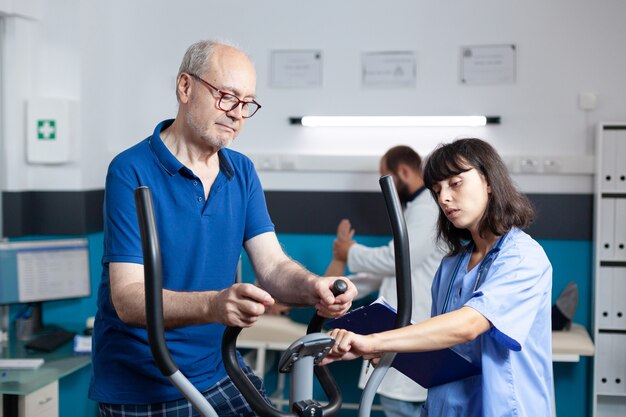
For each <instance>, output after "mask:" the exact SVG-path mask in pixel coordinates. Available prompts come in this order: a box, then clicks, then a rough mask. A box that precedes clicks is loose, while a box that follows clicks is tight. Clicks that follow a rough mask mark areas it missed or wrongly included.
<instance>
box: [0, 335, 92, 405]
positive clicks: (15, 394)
mask: <svg viewBox="0 0 626 417" xmlns="http://www.w3.org/2000/svg"><path fill="white" fill-rule="evenodd" d="M0 356H1V357H2V358H43V359H44V361H45V362H44V364H43V365H42V366H41V367H39V368H38V369H19V370H18V369H1V370H0V394H2V396H3V401H2V413H0V416H4V417H15V416H18V417H22V416H24V417H31V416H42V417H43V416H46V417H56V416H58V415H59V410H58V403H59V402H58V381H59V379H60V378H63V377H64V376H66V375H69V374H71V373H73V372H75V371H78V370H79V369H81V368H83V367H84V366H87V365H89V363H90V362H91V356H90V355H75V354H74V352H73V345H72V343H71V342H68V343H66V344H65V345H63V346H61V347H60V348H58V349H57V350H55V351H54V352H50V353H39V352H31V351H27V350H26V349H24V343H23V342H19V341H12V342H11V343H10V344H9V345H8V346H3V348H2V352H1V354H0ZM33 400H34V401H33ZM29 407H34V408H35V410H33V411H29ZM27 411H28V413H27Z"/></svg>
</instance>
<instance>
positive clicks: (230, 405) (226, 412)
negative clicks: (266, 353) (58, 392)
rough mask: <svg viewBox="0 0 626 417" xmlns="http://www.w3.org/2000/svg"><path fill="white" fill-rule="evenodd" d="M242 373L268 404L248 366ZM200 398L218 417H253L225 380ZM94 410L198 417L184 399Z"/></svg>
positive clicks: (119, 415)
mask: <svg viewBox="0 0 626 417" xmlns="http://www.w3.org/2000/svg"><path fill="white" fill-rule="evenodd" d="M243 370H244V372H245V373H246V375H247V376H248V378H250V381H251V382H252V383H253V384H254V386H255V387H257V389H259V390H260V391H261V393H262V394H263V396H264V397H265V399H266V401H267V402H268V403H270V401H269V399H268V398H267V394H266V393H265V388H264V386H263V381H262V380H261V378H259V377H258V376H256V375H254V373H253V372H252V370H251V369H250V367H248V366H246V367H244V368H243ZM202 394H203V395H204V397H205V398H206V399H207V400H208V401H209V403H210V404H211V406H212V407H213V408H214V409H215V412H216V413H217V415H219V416H220V417H255V416H256V414H255V413H254V411H252V409H251V408H250V406H249V405H248V402H247V401H246V400H245V398H243V395H241V393H240V392H239V390H238V389H237V387H235V385H234V384H233V382H232V381H231V380H230V378H229V377H226V378H224V379H222V380H221V381H219V382H218V383H217V384H216V385H214V386H213V387H211V388H209V389H208V390H206V391H204V392H203V393H202ZM98 406H99V409H100V417H200V414H198V412H197V411H196V410H194V409H193V407H192V406H191V403H189V401H187V399H186V398H181V399H179V400H172V401H167V402H163V403H156V404H139V405H135V404H105V403H99V404H98Z"/></svg>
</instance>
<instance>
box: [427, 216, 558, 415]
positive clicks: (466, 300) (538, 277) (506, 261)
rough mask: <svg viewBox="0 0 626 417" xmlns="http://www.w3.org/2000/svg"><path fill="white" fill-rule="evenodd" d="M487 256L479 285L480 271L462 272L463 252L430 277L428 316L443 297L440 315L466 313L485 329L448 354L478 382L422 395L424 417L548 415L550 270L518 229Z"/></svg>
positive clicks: (446, 386) (464, 264) (542, 254)
mask: <svg viewBox="0 0 626 417" xmlns="http://www.w3.org/2000/svg"><path fill="white" fill-rule="evenodd" d="M492 250H493V249H492ZM491 255H493V258H492V260H493V262H492V263H491V265H490V267H489V268H488V270H487V271H486V273H484V274H481V275H484V276H480V278H479V277H478V274H479V269H480V264H479V265H477V266H476V267H474V268H473V269H472V270H470V271H468V270H467V267H468V263H469V258H470V251H469V250H466V251H461V253H459V254H457V255H455V256H448V257H446V258H444V259H443V261H442V263H441V265H440V267H439V270H438V271H437V274H436V276H435V279H434V281H433V287H432V297H433V305H432V315H433V316H435V315H438V314H442V313H443V312H444V311H443V307H444V303H445V300H446V297H447V298H449V302H448V303H449V304H448V308H447V309H446V311H448V312H449V311H453V310H457V309H459V308H461V307H463V306H468V307H471V308H473V309H475V310H476V311H478V312H479V313H481V314H482V315H483V316H484V317H485V318H486V319H487V320H489V321H490V322H491V324H492V327H491V329H490V330H489V331H487V332H486V333H484V334H483V335H481V336H479V337H478V338H477V339H475V340H473V341H471V342H469V343H465V344H463V345H458V346H455V347H454V350H456V351H458V352H459V353H461V354H462V355H464V356H465V357H466V358H469V359H470V360H471V362H472V363H474V364H476V365H478V366H481V367H482V375H477V376H474V377H470V378H466V379H463V380H460V381H454V382H451V383H448V384H444V385H440V386H437V387H433V388H431V389H429V390H428V399H427V401H426V404H425V407H424V408H425V410H424V412H423V414H422V416H423V417H426V416H428V417H454V416H459V417H461V416H462V417H473V416H475V417H480V416H493V417H502V416H524V417H525V416H528V417H536V416H549V415H551V410H552V408H551V402H552V389H553V387H552V326H551V299H552V297H551V290H552V266H551V264H550V261H549V260H548V257H547V256H546V254H545V252H544V251H543V249H542V248H541V246H540V245H539V244H538V243H537V242H536V241H535V240H533V239H532V238H531V237H530V236H528V235H527V234H526V233H524V232H523V231H521V230H519V229H517V228H514V229H512V230H511V231H509V233H508V234H506V235H505V236H504V237H503V238H502V242H501V245H500V248H499V251H496V252H495V253H492V254H491ZM488 256H489V254H488V255H487V256H486V257H485V259H487V257H488ZM457 266H458V273H457V277H456V279H455V280H453V276H452V275H454V274H453V272H454V270H455V269H457ZM478 278H479V285H478V288H477V289H476V290H474V286H475V284H476V281H477V279H478ZM451 281H453V283H452V285H450V283H451ZM448 293H449V294H450V295H447V294H448Z"/></svg>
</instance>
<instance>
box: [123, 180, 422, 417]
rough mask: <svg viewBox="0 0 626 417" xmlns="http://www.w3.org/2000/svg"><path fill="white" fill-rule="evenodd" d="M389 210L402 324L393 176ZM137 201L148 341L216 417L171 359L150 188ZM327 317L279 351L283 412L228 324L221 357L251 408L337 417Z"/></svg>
mask: <svg viewBox="0 0 626 417" xmlns="http://www.w3.org/2000/svg"><path fill="white" fill-rule="evenodd" d="M379 183H380V186H381V189H382V192H383V196H384V198H385V203H386V206H387V212H388V214H389V218H390V222H391V226H392V232H393V239H394V254H395V267H396V289H397V294H398V315H397V317H396V321H395V323H394V327H396V328H398V327H403V326H406V325H408V324H409V323H410V319H411V267H410V260H409V242H408V232H407V229H406V224H405V222H404V216H403V215H402V208H401V205H400V200H399V198H398V194H397V191H396V189H395V186H394V183H393V180H392V178H391V177H390V176H384V177H381V178H380V180H379ZM135 204H136V209H137V217H138V221H139V229H140V232H141V241H142V249H143V257H144V275H145V284H144V286H145V297H146V322H147V331H148V341H149V343H150V349H151V352H152V356H153V357H154V360H155V362H156V364H157V366H158V368H159V370H160V371H161V373H162V374H163V375H164V376H165V377H167V378H168V379H169V380H170V381H171V382H172V384H173V385H174V386H175V387H176V388H177V389H178V390H179V391H180V392H181V393H182V394H183V395H184V396H185V397H186V398H187V399H188V400H189V402H190V403H191V404H192V406H193V407H194V408H195V409H196V410H197V411H198V412H199V413H200V414H201V415H202V416H203V417H217V413H216V412H215V410H214V409H213V408H212V407H211V405H210V404H209V403H208V401H207V400H206V399H205V398H204V396H203V395H202V394H201V393H200V392H199V391H198V390H197V389H196V388H195V387H194V386H193V385H192V384H191V383H190V382H189V380H188V379H187V378H186V377H185V376H184V375H183V374H182V373H181V372H180V370H179V369H178V367H177V366H176V364H175V363H174V361H173V360H172V358H171V356H170V354H169V351H168V349H167V344H166V341H165V337H164V334H165V328H164V324H163V299H162V290H163V276H162V269H161V252H160V245H159V239H158V233H157V228H156V220H155V216H154V208H153V204H152V196H151V194H150V190H149V188H148V187H138V188H137V189H136V190H135ZM346 288H347V285H346V283H345V282H343V281H341V280H337V281H336V282H335V284H334V287H333V288H332V291H333V293H334V294H335V295H338V294H340V293H342V292H344V291H345V290H346ZM323 324H324V318H323V317H321V316H319V315H317V314H316V315H315V316H314V317H313V319H312V320H311V322H310V324H309V326H308V328H307V335H305V336H303V337H301V338H299V339H298V340H296V341H295V342H294V343H293V344H292V345H291V346H290V347H289V348H288V349H287V350H286V351H285V352H284V353H283V355H282V356H281V359H280V361H279V370H280V371H281V372H289V373H291V378H290V383H291V390H290V411H289V412H284V411H282V410H279V409H277V408H275V407H273V406H272V405H270V404H268V403H267V402H266V401H265V399H264V398H263V397H262V396H261V394H260V393H259V392H258V391H257V389H256V388H255V387H254V385H253V384H252V383H251V382H250V380H249V379H248V378H247V377H246V375H245V374H244V372H243V371H242V369H241V366H240V365H239V361H238V359H237V354H236V344H237V343H236V342H237V336H238V335H239V333H240V332H241V330H242V329H241V328H240V327H228V328H227V329H226V331H225V332H224V336H223V338H222V359H223V361H224V365H225V367H226V371H227V372H228V375H229V376H230V378H231V379H232V381H233V383H234V384H235V386H236V387H237V388H238V389H239V391H240V392H241V393H242V395H243V396H244V397H245V398H246V400H247V401H248V403H249V404H250V406H251V407H252V409H253V410H254V411H255V412H256V413H257V414H258V415H259V416H261V417H325V416H326V417H334V416H336V415H337V414H338V413H339V411H340V408H341V393H340V390H339V388H338V386H337V384H336V383H335V381H334V379H333V378H332V376H331V374H330V372H329V371H328V369H327V368H326V367H322V366H318V363H319V361H321V360H322V359H323V358H324V357H325V356H326V354H327V353H328V352H329V351H330V349H331V348H332V346H333V344H334V340H333V339H332V338H331V337H329V336H327V335H325V334H323V333H321V329H322V326H323ZM394 357H395V353H386V354H384V355H382V357H381V360H380V362H379V364H378V366H377V367H376V369H375V370H374V372H373V373H372V375H371V377H370V379H369V380H368V382H367V385H366V386H365V390H364V391H363V395H362V397H361V403H360V407H359V417H368V416H369V415H370V412H371V407H372V403H373V401H374V396H375V395H376V391H377V389H378V386H379V385H380V383H381V382H382V379H383V377H384V376H385V374H386V373H387V370H388V369H389V367H390V366H391V363H392V362H393V359H394ZM313 371H314V373H315V375H316V376H317V378H318V380H319V382H320V384H321V386H322V388H323V390H324V392H325V394H326V396H327V397H328V403H327V404H326V405H323V404H322V403H320V402H318V401H316V400H314V399H313V398H312V397H313Z"/></svg>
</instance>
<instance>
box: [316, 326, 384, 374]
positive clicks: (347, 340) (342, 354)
mask: <svg viewBox="0 0 626 417" xmlns="http://www.w3.org/2000/svg"><path fill="white" fill-rule="evenodd" d="M329 336H330V337H332V338H333V339H335V346H334V347H333V348H332V349H331V351H330V352H329V353H328V355H327V356H326V357H325V358H324V359H323V360H322V362H321V365H327V364H329V363H331V362H335V361H338V360H342V361H348V360H352V359H356V358H358V357H360V356H363V359H367V360H374V361H376V362H377V359H378V358H379V357H380V354H381V352H378V351H377V350H376V343H375V335H360V334H356V333H352V332H350V331H348V330H345V329H333V330H332V331H331V332H330V333H329Z"/></svg>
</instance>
